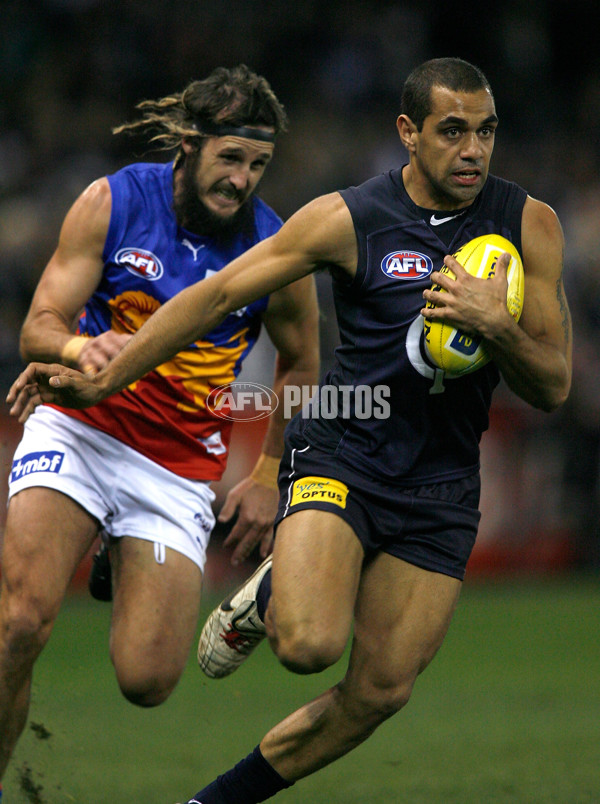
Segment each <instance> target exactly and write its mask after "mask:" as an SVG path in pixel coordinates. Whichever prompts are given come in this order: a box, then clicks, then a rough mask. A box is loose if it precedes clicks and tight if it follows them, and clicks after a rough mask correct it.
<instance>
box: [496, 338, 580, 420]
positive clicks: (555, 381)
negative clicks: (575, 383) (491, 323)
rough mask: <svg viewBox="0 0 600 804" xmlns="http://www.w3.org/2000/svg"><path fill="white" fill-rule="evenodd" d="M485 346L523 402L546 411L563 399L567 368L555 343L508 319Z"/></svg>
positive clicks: (568, 376) (566, 390)
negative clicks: (537, 336)
mask: <svg viewBox="0 0 600 804" xmlns="http://www.w3.org/2000/svg"><path fill="white" fill-rule="evenodd" d="M485 347H486V350H487V352H488V354H489V355H490V356H491V357H492V359H493V360H494V361H495V363H496V365H497V366H498V368H499V369H500V372H501V373H502V376H503V378H504V380H505V381H506V383H507V385H508V387H509V388H510V389H511V390H512V391H513V392H514V393H515V394H517V396H519V397H521V399H523V400H524V401H525V402H528V403H529V404H530V405H533V407H535V408H540V409H541V410H545V411H548V412H550V411H552V410H555V409H556V408H558V407H559V406H560V405H562V404H563V402H564V401H565V400H566V398H567V396H568V394H569V390H570V387H571V371H570V368H569V361H568V360H567V358H566V356H565V355H564V354H563V353H562V352H561V351H560V350H559V349H558V348H557V346H555V345H553V344H549V343H545V342H544V341H543V340H539V339H534V338H531V337H530V336H529V335H527V333H525V332H524V331H523V330H522V329H521V328H520V327H519V326H518V325H517V324H516V323H514V322H512V323H511V324H510V326H508V327H507V328H506V329H504V330H502V332H501V333H498V334H497V335H495V336H494V338H492V339H487V340H486V341H485Z"/></svg>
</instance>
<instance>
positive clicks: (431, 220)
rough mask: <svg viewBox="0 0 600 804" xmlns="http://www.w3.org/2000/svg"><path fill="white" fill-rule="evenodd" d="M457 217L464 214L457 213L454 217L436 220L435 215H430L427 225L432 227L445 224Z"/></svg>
mask: <svg viewBox="0 0 600 804" xmlns="http://www.w3.org/2000/svg"><path fill="white" fill-rule="evenodd" d="M459 215H464V212H459V213H458V214H456V215H449V216H448V217H447V218H436V217H435V215H432V216H431V218H429V223H430V224H431V225H432V226H439V225H440V224H441V223H447V222H448V221H451V220H454V218H458V216H459Z"/></svg>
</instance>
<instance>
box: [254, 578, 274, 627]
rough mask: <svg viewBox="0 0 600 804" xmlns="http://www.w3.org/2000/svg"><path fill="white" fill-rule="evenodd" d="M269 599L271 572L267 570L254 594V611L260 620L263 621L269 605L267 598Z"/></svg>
mask: <svg viewBox="0 0 600 804" xmlns="http://www.w3.org/2000/svg"><path fill="white" fill-rule="evenodd" d="M270 597H271V570H269V571H268V572H267V573H266V575H265V577H264V578H263V579H262V581H261V582H260V585H259V587H258V591H257V593H256V609H257V611H258V616H259V617H260V619H261V620H262V621H263V623H264V621H265V612H266V610H267V606H268V605H269V598H270Z"/></svg>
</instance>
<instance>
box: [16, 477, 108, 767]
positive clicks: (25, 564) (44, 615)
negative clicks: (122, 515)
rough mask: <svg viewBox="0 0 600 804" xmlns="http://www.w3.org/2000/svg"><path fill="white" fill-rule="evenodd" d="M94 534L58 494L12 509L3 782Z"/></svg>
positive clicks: (19, 501) (36, 495)
mask: <svg viewBox="0 0 600 804" xmlns="http://www.w3.org/2000/svg"><path fill="white" fill-rule="evenodd" d="M96 533H97V523H96V521H95V520H94V519H93V518H92V517H91V516H90V515H89V514H88V513H86V512H85V511H84V510H83V509H82V508H81V507H80V506H79V505H78V504H77V503H76V502H74V501H73V500H72V499H71V498H70V497H67V496H65V495H64V494H61V493H60V492H57V491H54V490H52V489H45V488H30V489H24V490H23V491H21V492H19V493H18V494H16V495H15V496H14V497H13V498H12V499H11V501H10V504H9V508H8V516H7V522H6V530H5V534H4V545H3V553H2V585H1V588H0V778H2V776H3V774H4V771H5V769H6V766H7V765H8V761H9V759H10V756H11V754H12V752H13V750H14V747H15V745H16V743H17V740H18V738H19V736H20V734H21V732H22V731H23V728H24V725H25V722H26V720H27V713H28V710H29V695H30V687H31V673H32V670H33V665H34V662H35V661H36V659H37V657H38V656H39V654H40V652H41V651H42V649H43V647H44V645H45V644H46V642H47V641H48V638H49V636H50V632H51V630H52V626H53V624H54V621H55V619H56V616H57V614H58V611H59V608H60V605H61V602H62V600H63V598H64V595H65V591H66V589H67V586H68V583H69V581H70V580H71V578H72V576H73V574H74V572H75V570H76V569H77V566H78V565H79V563H80V562H81V560H82V558H83V557H84V556H85V554H86V552H87V551H88V549H89V548H90V546H91V544H92V542H93V541H94V538H95V537H96Z"/></svg>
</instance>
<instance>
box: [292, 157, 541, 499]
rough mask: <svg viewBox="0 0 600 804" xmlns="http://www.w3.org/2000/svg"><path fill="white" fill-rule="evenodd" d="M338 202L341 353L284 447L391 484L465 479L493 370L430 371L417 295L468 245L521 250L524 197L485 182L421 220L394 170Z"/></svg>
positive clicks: (508, 186) (512, 187)
mask: <svg viewBox="0 0 600 804" xmlns="http://www.w3.org/2000/svg"><path fill="white" fill-rule="evenodd" d="M341 195H342V198H343V199H344V201H345V202H346V204H347V205H348V208H349V210H350V213H351V215H352V219H353V222H354V228H355V231H356V237H357V243H358V269H357V272H356V277H355V278H354V280H353V281H352V282H347V281H344V279H343V278H342V279H334V280H333V293H334V300H335V306H336V312H337V318H338V326H339V331H340V339H341V345H340V346H339V347H338V349H336V352H335V358H336V359H335V365H334V367H333V368H332V370H331V371H330V372H329V373H328V374H327V375H326V377H325V379H324V380H323V383H322V387H321V390H320V393H319V399H318V401H319V402H320V406H319V407H317V405H313V406H311V407H310V408H309V409H305V410H304V411H303V412H302V413H301V414H298V416H297V417H296V418H295V419H294V420H293V421H292V422H291V423H290V426H289V428H288V435H289V437H290V438H291V439H292V445H293V444H294V441H295V440H297V439H298V437H300V436H301V437H302V440H303V441H306V442H308V443H309V444H312V445H313V446H315V447H318V448H319V449H321V450H326V451H328V452H330V453H331V454H332V458H334V459H335V460H336V461H338V460H339V461H343V462H344V463H346V464H349V465H351V466H352V467H353V468H354V470H355V471H357V472H359V473H363V474H366V475H368V476H370V477H372V476H376V477H380V478H381V481H382V483H387V484H391V485H401V486H405V487H406V486H414V485H421V484H425V483H435V482H440V481H443V480H447V479H453V478H461V477H466V476H468V475H470V474H472V473H473V472H475V471H477V470H478V468H479V442H480V439H481V434H482V432H483V431H484V430H485V429H487V427H488V423H489V418H488V413H489V407H490V404H491V398H492V392H493V389H494V387H495V386H496V385H497V384H498V381H499V373H498V370H497V368H496V366H495V365H494V364H493V363H488V364H487V365H486V366H484V367H483V368H480V369H479V370H477V371H475V372H473V373H471V374H468V375H463V376H462V377H452V376H450V375H448V374H444V372H443V371H441V370H439V369H435V368H434V367H433V366H432V364H431V363H430V362H428V360H427V357H426V356H425V353H424V348H423V318H422V316H421V314H420V312H419V311H420V309H421V308H422V307H423V306H424V300H423V295H422V294H423V290H424V289H425V288H428V287H430V286H431V276H430V275H431V272H432V271H433V270H437V269H439V268H440V267H441V266H442V264H443V258H444V256H445V255H446V254H448V253H454V252H455V251H456V250H457V249H458V248H459V247H460V246H462V245H464V244H465V243H467V242H468V241H469V240H472V239H473V238H475V237H479V236H480V235H484V234H499V235H502V236H503V237H505V238H507V239H508V240H510V241H511V242H512V243H513V244H514V245H515V246H516V247H517V249H518V250H519V252H521V217H522V211H523V206H524V204H525V200H526V197H527V194H526V192H525V191H524V190H523V189H522V188H520V187H519V186H517V185H516V184H513V183H511V182H507V181H504V180H503V179H499V178H497V177H494V176H489V177H488V179H487V181H486V183H485V185H484V187H483V190H482V191H481V193H480V194H479V195H478V197H477V198H476V199H475V201H474V202H473V204H471V206H469V207H468V208H466V209H465V210H464V211H461V212H458V213H457V212H456V210H454V211H452V212H447V213H443V212H440V211H436V212H433V211H432V210H429V211H427V210H423V209H422V208H420V207H418V206H416V205H415V204H414V203H413V201H412V200H411V199H410V197H409V196H408V193H407V192H406V190H405V188H404V183H403V181H402V171H401V170H392V171H390V172H389V173H385V174H383V175H380V176H377V177H375V178H373V179H370V180H368V181H366V182H365V183H364V184H361V185H360V186H358V187H350V188H348V189H346V190H343V191H342V192H341ZM442 235H443V239H442ZM335 397H337V411H335V410H333V409H332V402H333V400H334V398H335ZM382 399H384V401H385V403H387V405H388V406H389V407H388V408H387V409H386V407H385V405H380V404H379V402H380V401H381V400H382ZM334 414H335V415H334Z"/></svg>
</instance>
